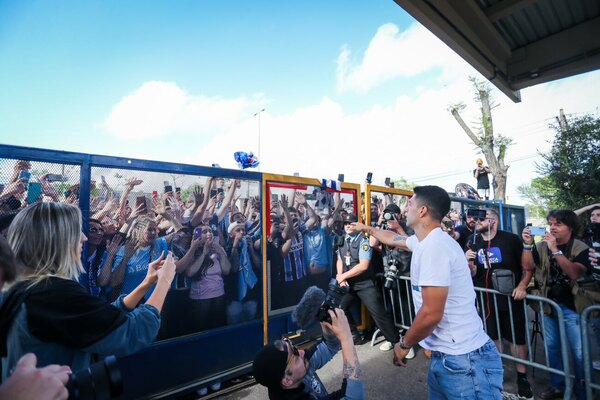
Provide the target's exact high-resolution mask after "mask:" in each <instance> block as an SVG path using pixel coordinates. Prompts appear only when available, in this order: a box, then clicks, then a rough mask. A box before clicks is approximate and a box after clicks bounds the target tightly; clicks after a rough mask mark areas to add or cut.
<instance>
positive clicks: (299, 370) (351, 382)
mask: <svg viewBox="0 0 600 400" xmlns="http://www.w3.org/2000/svg"><path fill="white" fill-rule="evenodd" d="M328 313H329V317H330V318H331V323H329V322H321V328H322V330H323V339H324V341H323V342H321V343H319V344H318V345H317V346H316V347H313V348H310V349H306V350H299V349H298V348H296V346H294V345H293V344H292V343H291V342H290V341H288V340H276V341H275V342H273V343H271V344H268V345H266V346H265V347H263V348H262V349H261V350H260V351H259V352H258V354H257V355H256V357H255V358H254V363H253V374H254V378H255V379H256V381H257V382H258V383H260V384H261V385H263V386H266V387H267V388H268V389H269V399H271V400H283V399H294V400H300V399H322V398H330V399H357V400H358V399H364V397H365V391H364V386H363V383H362V381H361V380H360V376H361V369H360V364H359V362H358V357H357V355H356V349H355V348H354V343H353V342H352V334H351V333H350V326H349V325H348V320H347V319H346V315H345V314H344V312H343V311H342V310H341V309H339V308H336V309H333V310H329V311H328ZM340 345H341V349H342V358H343V383H342V388H341V389H340V390H339V391H337V392H336V393H332V394H328V393H327V389H326V388H325V386H324V385H323V383H322V382H321V380H320V379H319V376H318V375H317V372H316V371H317V370H318V369H320V368H322V367H323V366H324V365H325V364H327V363H328V362H329V361H330V360H331V359H332V358H333V356H334V355H335V354H336V353H337V352H338V351H339V350H340Z"/></svg>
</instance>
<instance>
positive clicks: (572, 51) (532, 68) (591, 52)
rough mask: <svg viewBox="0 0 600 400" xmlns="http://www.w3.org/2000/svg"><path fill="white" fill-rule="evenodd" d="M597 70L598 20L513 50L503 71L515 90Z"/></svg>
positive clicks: (599, 51)
mask: <svg viewBox="0 0 600 400" xmlns="http://www.w3.org/2000/svg"><path fill="white" fill-rule="evenodd" d="M597 68H600V17H596V18H594V19H591V20H589V21H586V22H584V23H582V24H580V25H576V26H574V27H572V28H569V29H566V30H564V31H561V32H559V33H556V34H554V35H551V36H548V37H547V38H544V39H542V40H539V41H537V42H534V43H531V44H529V45H527V46H524V47H522V48H519V49H516V50H514V51H513V56H512V57H511V58H509V59H508V60H507V72H508V77H509V80H510V83H511V86H512V87H514V88H515V89H520V88H524V87H527V86H532V85H535V84H538V83H543V82H548V81H551V80H554V79H560V78H564V77H567V76H571V75H574V74H579V73H583V72H587V71H592V70H594V69H597Z"/></svg>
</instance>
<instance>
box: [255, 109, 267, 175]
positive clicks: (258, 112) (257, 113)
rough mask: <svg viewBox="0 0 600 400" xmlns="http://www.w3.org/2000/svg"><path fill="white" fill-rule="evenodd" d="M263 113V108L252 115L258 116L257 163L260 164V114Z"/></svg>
mask: <svg viewBox="0 0 600 400" xmlns="http://www.w3.org/2000/svg"><path fill="white" fill-rule="evenodd" d="M263 111H265V109H264V108H261V109H260V110H258V111H257V112H255V113H254V116H255V117H256V116H257V115H258V162H259V163H261V162H262V159H261V158H260V114H261V113H262V112H263ZM258 170H259V171H260V164H258Z"/></svg>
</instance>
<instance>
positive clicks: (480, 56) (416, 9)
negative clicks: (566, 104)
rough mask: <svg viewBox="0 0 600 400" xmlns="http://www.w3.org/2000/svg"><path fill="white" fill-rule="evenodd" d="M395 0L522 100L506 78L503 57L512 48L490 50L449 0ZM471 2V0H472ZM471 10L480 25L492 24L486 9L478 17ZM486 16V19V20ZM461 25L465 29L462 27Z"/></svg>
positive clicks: (502, 87) (485, 74)
mask: <svg viewBox="0 0 600 400" xmlns="http://www.w3.org/2000/svg"><path fill="white" fill-rule="evenodd" d="M394 1H395V2H396V4H398V5H399V6H400V7H402V8H404V10H406V12H408V13H409V14H411V15H412V16H413V17H414V18H415V19H416V20H417V21H419V22H420V23H421V24H423V26H425V27H426V28H427V29H429V30H430V31H431V32H432V33H433V34H434V35H436V36H437V37H438V38H440V39H441V40H442V41H443V42H444V43H445V44H446V45H447V46H448V47H450V48H451V49H452V50H454V51H455V52H456V53H457V54H458V55H460V56H461V57H462V58H463V59H465V61H467V62H468V63H469V64H471V65H472V66H473V68H475V69H476V70H477V71H479V73H481V74H482V75H483V76H484V77H485V78H487V79H488V80H489V81H490V82H491V83H493V84H494V85H495V86H497V87H498V89H500V90H501V91H502V92H503V93H504V94H506V96H508V97H509V98H510V99H511V100H513V101H515V102H519V101H521V95H520V93H519V91H518V90H514V89H513V88H512V87H511V85H510V84H509V83H508V80H507V79H506V77H507V75H506V63H505V61H504V60H505V59H506V58H507V57H508V56H510V54H511V53H510V52H509V53H508V55H505V56H504V57H499V56H500V55H501V54H500V53H504V52H505V50H498V52H494V51H491V53H490V50H489V49H490V46H486V45H484V44H483V41H482V40H481V38H480V35H479V34H478V33H477V32H476V31H474V30H473V29H472V28H469V27H467V23H466V22H465V20H464V19H463V18H462V17H460V16H459V14H458V12H457V10H456V9H455V8H453V6H452V5H450V2H446V1H441V0H434V1H414V0H394ZM462 1H463V0H461V2H462ZM469 2H472V0H469ZM471 14H472V17H471V18H472V19H479V22H478V23H479V25H480V26H481V29H485V30H487V28H484V27H483V24H487V26H490V24H489V21H487V19H486V18H485V16H483V12H481V13H480V16H479V17H478V16H477V14H476V13H475V12H473V11H471ZM484 20H485V22H483V21H484ZM459 27H460V28H461V29H462V30H459ZM465 27H466V28H465ZM463 30H464V32H463ZM496 46H498V47H497V48H498V49H501V48H504V45H503V44H501V43H496ZM506 48H508V46H506Z"/></svg>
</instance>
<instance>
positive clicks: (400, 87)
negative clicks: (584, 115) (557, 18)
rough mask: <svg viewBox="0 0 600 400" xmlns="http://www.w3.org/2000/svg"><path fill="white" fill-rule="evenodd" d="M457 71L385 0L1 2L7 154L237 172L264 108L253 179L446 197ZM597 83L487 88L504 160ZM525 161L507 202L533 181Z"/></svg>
mask: <svg viewBox="0 0 600 400" xmlns="http://www.w3.org/2000/svg"><path fill="white" fill-rule="evenodd" d="M469 75H476V74H475V72H474V71H473V70H472V68H471V67H470V66H468V65H467V64H466V63H465V62H464V61H462V60H461V59H460V58H458V57H457V56H456V55H454V54H453V53H452V52H451V51H450V50H449V49H447V47H446V46H445V45H443V44H441V43H440V42H439V40H437V38H435V37H434V36H433V35H431V34H430V33H429V32H427V31H426V30H424V29H423V28H422V27H421V26H420V25H418V24H417V23H416V22H415V21H414V20H413V19H412V18H411V17H410V16H409V15H408V14H406V13H405V12H404V11H403V10H402V9H401V8H400V7H399V6H398V5H396V3H394V2H393V1H391V0H389V1H383V0H379V1H358V0H353V1H348V0H346V1H341V0H335V1H331V0H328V1H306V2H291V1H279V2H275V1H253V2H248V1H168V2H167V1H75V0H72V1H66V0H55V1H0V88H1V90H0V142H2V143H7V144H15V145H24V146H32V147H46V148H52V149H60V150H72V151H81V152H90V153H99V154H108V155H119V156H129V157H136V158H150V159H160V160H170V161H185V162H190V163H196V164H201V165H210V164H211V163H213V162H219V163H220V164H221V165H222V166H228V167H234V166H235V164H234V162H233V157H232V154H233V152H234V151H238V150H246V151H256V149H257V147H258V144H257V143H258V137H257V136H258V135H257V122H258V121H257V118H256V117H253V114H254V113H255V112H256V111H257V110H259V109H261V108H265V109H266V111H265V112H264V113H263V114H261V138H260V140H261V150H262V154H261V161H262V170H263V171H270V172H281V173H288V174H291V173H292V172H296V171H299V172H300V173H301V175H303V176H309V177H316V178H321V177H329V178H331V177H335V176H337V173H338V172H345V173H346V177H347V180H348V179H352V178H353V177H354V178H355V179H356V180H359V179H360V180H362V177H363V176H364V174H365V173H366V171H367V170H372V171H374V172H375V174H376V176H381V179H382V180H383V177H384V176H392V177H400V176H403V177H406V178H409V179H411V178H421V177H428V176H432V177H434V178H432V180H431V181H429V182H430V183H437V184H440V185H442V186H444V187H446V188H447V189H449V190H451V189H452V186H453V183H457V182H458V181H467V182H469V183H472V182H470V180H472V178H471V177H470V176H469V175H468V171H469V170H470V169H471V168H472V164H473V162H474V160H475V158H477V157H478V155H477V151H476V150H475V149H474V146H473V145H472V144H470V143H469V141H468V139H467V138H466V136H465V135H464V133H462V132H461V131H460V128H458V126H457V125H456V122H455V121H454V120H453V119H452V118H451V117H450V116H449V115H448V113H447V112H446V111H445V108H446V107H447V105H449V104H451V103H454V102H456V101H460V100H463V101H465V102H466V103H467V104H468V105H469V108H468V109H467V110H468V111H467V113H469V112H470V113H471V114H467V115H466V120H467V121H471V120H474V119H475V116H476V111H477V106H476V105H475V104H473V103H472V101H471V99H472V94H471V89H470V87H469V85H468V82H467V79H466V78H467V76H469ZM598 78H599V74H598V72H594V73H591V74H585V75H582V76H579V77H574V78H570V79H567V80H563V81H560V82H556V83H554V84H548V85H541V86H540V87H536V88H533V89H527V90H525V91H523V103H521V104H518V105H515V104H513V103H512V102H510V100H508V99H507V98H506V97H504V96H503V95H502V94H500V93H499V92H497V93H496V96H497V99H498V100H499V102H500V103H501V107H500V108H499V109H498V112H497V116H495V122H496V124H497V127H498V129H499V130H502V132H501V133H504V134H508V135H509V136H510V135H511V132H514V134H515V135H517V136H518V139H519V140H517V142H518V143H517V145H515V147H514V148H512V150H509V159H511V155H513V156H514V158H513V159H515V160H517V159H519V158H523V157H525V156H527V157H529V156H530V155H531V154H534V155H535V153H536V149H538V148H539V149H541V150H543V146H544V143H545V142H546V141H547V140H548V139H549V138H551V132H549V131H548V130H547V129H546V125H547V123H548V121H551V119H552V117H553V116H554V115H556V113H557V112H558V108H561V107H562V108H565V110H566V112H597V110H598V106H599V103H600V101H599V100H600V95H599V94H598V92H599V91H598V90H597V89H596V90H592V88H593V87H594V86H595V87H596V88H598ZM536 130H537V131H536ZM424 138H425V139H426V140H425V141H423V139H424ZM287 139H290V140H287ZM365 142H366V143H369V144H370V146H368V147H372V148H373V149H374V151H375V153H376V154H377V155H376V156H375V157H368V156H367V155H362V156H361V150H360V149H361V148H363V149H364V148H365V146H364V145H362V146H361V144H364V143H365ZM290 143H298V146H297V148H294V149H289V148H288V147H289V146H290ZM406 148H408V149H411V151H410V153H411V154H404V151H402V149H406ZM307 149H308V151H307ZM296 150H297V151H298V153H302V155H301V156H300V155H298V156H296V157H290V156H289V154H290V153H289V152H290V151H292V153H295V151H296ZM511 152H512V154H511ZM350 153H351V154H354V157H351V158H350V157H348V154H350ZM324 157H327V158H329V159H331V161H332V162H331V163H328V164H329V165H330V166H329V167H327V166H324V165H323V163H319V161H320V160H322V159H323V158H324ZM438 158H439V159H442V160H444V162H443V163H441V164H440V163H435V162H432V161H433V160H435V159H438ZM358 160H360V161H358ZM526 160H528V161H527V162H524V161H523V160H521V161H516V162H515V168H514V169H513V170H516V171H515V172H516V173H515V175H518V176H519V180H516V179H515V180H513V182H514V183H513V184H512V185H511V181H510V177H509V193H512V194H514V192H515V191H514V188H515V187H516V183H517V182H519V183H522V181H523V180H524V179H525V180H526V179H527V178H528V175H529V174H530V173H533V162H534V161H535V157H530V158H527V159H526ZM358 162H360V165H357V163H358ZM525 164H527V165H525ZM317 165H318V166H319V167H320V169H318V168H317V167H316V166H317ZM519 165H520V166H519ZM517 168H521V169H522V170H523V171H525V172H526V173H524V174H523V173H518V170H517ZM363 170H364V171H363ZM449 173H454V174H453V175H451V176H449V177H443V178H440V177H438V176H439V175H443V174H446V175H447V174H449ZM509 173H510V171H509ZM420 183H422V182H420Z"/></svg>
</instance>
